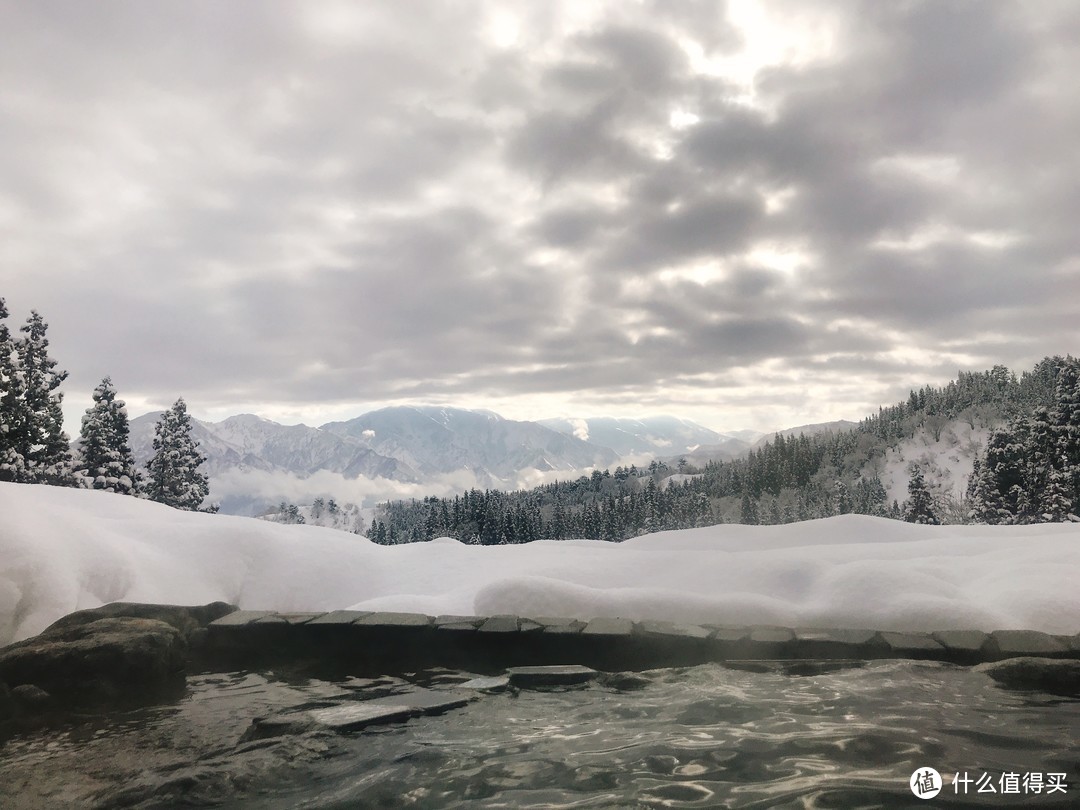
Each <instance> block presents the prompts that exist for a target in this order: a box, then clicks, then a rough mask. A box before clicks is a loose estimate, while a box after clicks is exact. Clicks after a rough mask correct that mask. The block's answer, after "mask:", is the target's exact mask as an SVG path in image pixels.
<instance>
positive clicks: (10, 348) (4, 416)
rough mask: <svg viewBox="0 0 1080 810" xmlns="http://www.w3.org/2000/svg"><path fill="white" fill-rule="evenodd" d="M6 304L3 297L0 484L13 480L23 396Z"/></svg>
mask: <svg viewBox="0 0 1080 810" xmlns="http://www.w3.org/2000/svg"><path fill="white" fill-rule="evenodd" d="M7 316H8V310H7V304H6V303H5V302H4V299H3V298H0V481H11V480H13V477H12V476H11V471H12V470H13V469H14V467H15V459H16V455H15V445H14V439H15V434H16V427H15V422H16V417H17V415H18V414H20V413H21V408H22V404H21V403H22V396H21V394H20V393H19V386H18V376H17V375H16V373H15V342H14V341H13V340H12V338H11V331H10V330H9V329H8V326H7V324H6V323H4V321H5V320H6V319H7Z"/></svg>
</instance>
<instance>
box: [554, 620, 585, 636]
mask: <svg viewBox="0 0 1080 810" xmlns="http://www.w3.org/2000/svg"><path fill="white" fill-rule="evenodd" d="M584 627H585V625H584V624H583V623H581V622H575V623H574V624H563V625H547V626H546V627H544V634H545V635H547V634H550V635H553V636H576V635H578V634H579V633H581V631H582V629H583V628H584Z"/></svg>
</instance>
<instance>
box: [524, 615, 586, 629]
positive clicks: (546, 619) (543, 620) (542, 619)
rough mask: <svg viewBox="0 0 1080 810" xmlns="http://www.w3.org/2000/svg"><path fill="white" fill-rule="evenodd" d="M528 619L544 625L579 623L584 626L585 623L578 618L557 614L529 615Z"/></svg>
mask: <svg viewBox="0 0 1080 810" xmlns="http://www.w3.org/2000/svg"><path fill="white" fill-rule="evenodd" d="M529 621H532V622H536V623H537V624H542V625H544V627H567V626H569V625H574V624H580V625H582V626H583V627H584V625H585V622H583V621H580V620H579V619H568V618H566V617H559V616H530V617H529Z"/></svg>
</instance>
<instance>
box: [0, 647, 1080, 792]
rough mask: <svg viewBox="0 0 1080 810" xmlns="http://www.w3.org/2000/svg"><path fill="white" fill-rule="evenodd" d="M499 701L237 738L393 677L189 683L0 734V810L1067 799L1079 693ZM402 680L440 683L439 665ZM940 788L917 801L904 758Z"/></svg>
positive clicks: (729, 689)
mask: <svg viewBox="0 0 1080 810" xmlns="http://www.w3.org/2000/svg"><path fill="white" fill-rule="evenodd" d="M646 675H647V677H648V678H649V682H648V683H646V684H644V685H643V686H641V685H639V688H634V689H628V688H624V689H621V690H620V689H617V688H614V687H612V686H602V685H599V684H593V685H589V686H587V687H583V688H574V689H569V688H568V689H550V690H545V691H522V692H520V693H517V694H514V693H511V692H504V693H500V694H490V695H485V696H483V697H481V698H480V699H479V700H477V701H475V702H474V703H471V704H470V705H468V706H466V707H465V708H462V709H457V710H454V711H451V712H449V713H447V714H444V715H441V716H437V717H421V718H417V719H413V720H410V721H409V722H407V723H398V724H393V725H387V726H382V727H374V728H369V729H367V730H364V731H360V732H354V733H352V734H333V733H327V732H317V731H311V732H307V733H304V734H299V735H292V736H283V737H277V738H271V739H263V740H257V741H252V742H242V741H241V737H242V735H243V734H244V731H245V730H246V729H247V728H248V727H249V725H250V722H251V720H252V718H254V717H257V716H262V715H267V714H273V713H275V712H277V711H280V710H282V709H286V708H292V707H296V706H298V705H301V704H305V703H318V702H320V701H324V700H329V699H335V698H340V697H342V696H348V697H352V698H362V697H365V696H375V695H378V696H381V695H383V694H386V693H387V692H388V691H393V690H395V689H397V688H400V687H402V686H404V685H406V684H405V682H404V681H401V680H398V679H390V678H384V679H378V680H374V681H372V680H362V679H358V678H341V679H336V680H329V679H328V680H316V679H300V680H298V679H295V678H294V679H286V678H283V677H277V676H275V675H274V674H272V673H271V674H254V673H228V674H214V675H201V676H195V677H191V678H189V681H188V692H187V694H186V696H185V697H184V698H183V699H182V700H181V701H179V702H178V703H176V704H173V705H167V706H158V707H153V708H149V709H142V710H138V711H133V712H128V713H123V714H118V715H113V716H110V717H108V718H99V719H98V720H96V721H88V722H83V723H80V724H77V725H68V726H66V727H63V728H59V729H57V728H53V729H48V730H42V731H38V732H34V733H31V734H24V735H21V736H17V737H15V738H12V739H10V740H8V741H7V743H6V744H4V746H3V747H2V748H0V806H3V807H5V808H20V807H28V808H29V807H33V808H38V807H65V808H67V807H140V808H144V807H145V808H149V807H192V806H199V807H203V806H221V807H259V808H282V809H284V808H368V807H371V808H376V807H385V808H398V807H406V808H408V807H417V808H426V807H460V808H466V807H467V808H476V807H479V808H496V807H505V808H519V807H521V808H524V807H567V808H570V807H572V808H586V807H648V808H652V807H671V808H683V807H695V808H697V807H755V808H756V807H790V808H856V807H909V806H911V807H949V806H960V807H972V806H987V807H1001V806H1009V805H1013V806H1026V807H1037V808H1050V807H1067V806H1080V784H1078V783H1080V780H1078V779H1077V776H1078V775H1080V701H1077V700H1068V699H1063V698H1056V697H1053V696H1051V695H1046V694H1042V693H1037V692H1010V691H1006V690H1002V689H999V688H998V687H996V686H994V685H993V683H992V682H991V681H990V680H989V679H988V678H987V677H985V676H984V675H982V674H980V673H977V672H973V671H971V670H968V669H966V668H963V667H954V666H950V665H947V664H937V663H917V662H907V661H886V662H876V663H870V664H867V665H866V666H865V667H861V668H857V667H856V668H847V669H843V670H840V671H833V672H826V673H822V674H812V675H797V674H784V673H783V672H780V671H770V672H748V671H742V670H733V669H727V668H724V667H722V666H719V665H707V666H700V667H694V668H690V669H667V670H656V671H653V672H650V673H646ZM412 680H413V681H414V682H418V683H421V684H422V685H424V686H427V687H430V688H437V689H455V687H454V686H453V685H452V684H453V681H455V680H458V679H457V678H455V677H454V676H453V675H450V674H448V673H437V674H432V673H426V674H421V675H418V676H416V677H414V678H412ZM925 766H929V767H933V768H936V769H937V770H938V771H940V772H941V773H942V774H943V775H944V776H945V779H946V787H945V789H944V790H943V791H942V793H941V794H940V795H939V796H938V797H937V798H935V799H933V800H932V801H929V802H922V801H920V800H918V799H916V797H915V796H914V795H913V794H912V793H911V791H910V789H909V787H908V780H909V778H910V776H911V774H912V772H913V771H914V770H915V769H916V768H919V767H925ZM958 771H961V772H962V771H966V772H967V773H968V775H969V776H971V778H973V779H975V778H976V777H978V776H979V775H981V774H982V773H984V772H985V773H989V774H991V775H992V776H993V778H994V780H995V782H996V780H997V779H998V777H999V776H1000V775H1001V773H1002V772H1008V771H1012V772H1019V773H1021V774H1023V773H1026V772H1040V773H1050V772H1064V773H1066V774H1068V776H1067V778H1066V781H1067V782H1068V783H1069V788H1068V792H1067V793H1066V794H1065V795H1062V794H1061V793H1056V794H1055V795H1053V796H1049V795H1046V794H1045V792H1044V794H1041V795H1028V796H1024V795H1019V796H1012V797H1003V796H1000V795H981V796H980V795H976V794H975V792H974V791H975V787H974V785H972V786H971V787H970V788H969V794H968V796H967V797H965V796H963V795H958V796H954V794H953V792H952V791H953V789H952V787H951V784H950V782H951V779H952V774H953V773H955V772H958Z"/></svg>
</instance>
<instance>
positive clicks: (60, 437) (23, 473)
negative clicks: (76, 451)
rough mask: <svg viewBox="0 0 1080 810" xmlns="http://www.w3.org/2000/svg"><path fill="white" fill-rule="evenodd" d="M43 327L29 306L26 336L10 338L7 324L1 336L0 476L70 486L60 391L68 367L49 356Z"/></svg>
mask: <svg viewBox="0 0 1080 810" xmlns="http://www.w3.org/2000/svg"><path fill="white" fill-rule="evenodd" d="M3 314H4V315H6V314H7V310H6V309H4V310H3ZM47 329H48V324H47V323H45V321H44V320H43V319H42V317H41V315H39V314H38V313H37V312H35V311H31V313H30V317H29V318H27V319H26V325H25V326H23V327H22V329H21V330H20V331H22V332H23V333H25V335H26V336H25V337H24V338H22V339H20V340H16V341H12V340H11V337H10V333H8V332H7V330H6V329H5V330H4V335H3V336H2V340H0V344H2V345H3V346H4V353H5V355H6V357H5V358H4V359H3V360H0V376H3V377H5V378H6V380H5V381H4V383H3V386H4V387H3V391H2V393H0V399H2V402H0V406H2V407H0V410H2V413H3V415H2V416H0V430H3V433H4V442H3V444H2V445H0V453H2V456H0V480H2V481H15V482H17V483H27V484H54V485H60V486H73V485H74V484H75V479H74V476H73V475H72V472H71V450H70V447H69V445H68V437H67V434H66V433H64V430H63V424H64V414H63V410H62V403H63V399H64V395H63V393H62V392H61V391H60V390H59V388H60V385H61V384H62V383H63V382H64V380H65V379H67V372H66V371H57V370H56V361H55V360H53V359H52V358H51V357H49V351H48V349H49V341H48V339H47V338H46V337H45V332H46V330H47Z"/></svg>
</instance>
